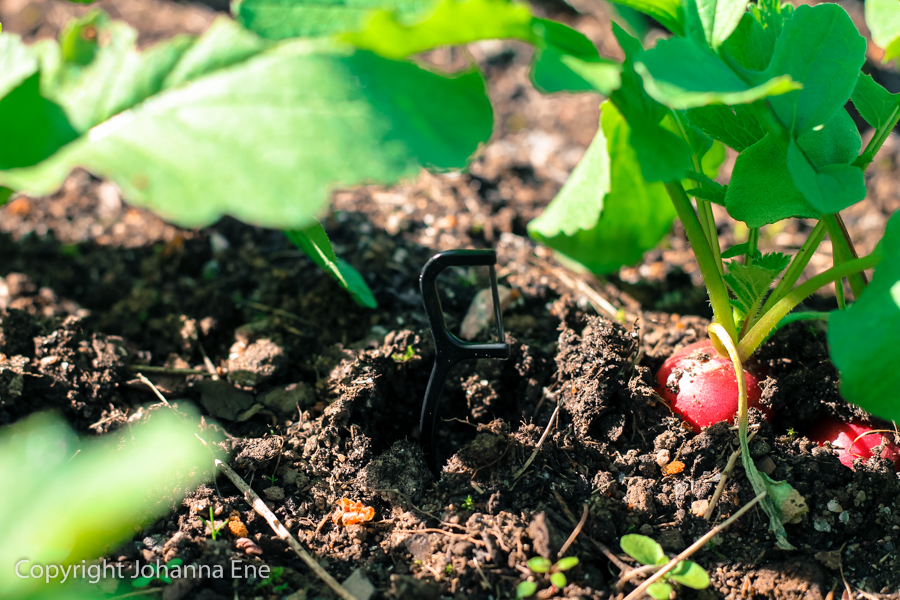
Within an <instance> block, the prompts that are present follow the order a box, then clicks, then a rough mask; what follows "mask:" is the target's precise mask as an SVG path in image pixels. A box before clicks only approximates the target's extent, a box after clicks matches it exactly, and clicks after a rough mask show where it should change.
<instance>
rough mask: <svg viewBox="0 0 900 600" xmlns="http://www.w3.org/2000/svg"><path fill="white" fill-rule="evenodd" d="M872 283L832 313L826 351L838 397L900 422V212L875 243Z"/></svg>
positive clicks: (893, 217) (882, 416)
mask: <svg viewBox="0 0 900 600" xmlns="http://www.w3.org/2000/svg"><path fill="white" fill-rule="evenodd" d="M880 248H881V252H882V254H883V256H884V258H883V259H882V261H881V263H880V264H879V265H878V266H876V267H875V272H874V274H873V275H872V281H871V282H870V283H869V285H868V286H867V287H866V289H865V290H863V292H862V294H860V296H859V298H858V299H857V300H856V302H854V303H853V304H851V305H850V306H848V307H847V309H846V310H836V311H832V313H831V316H830V318H829V321H828V348H829V353H830V354H831V359H832V360H833V361H834V364H835V366H837V368H838V370H839V371H840V372H841V395H842V396H844V397H845V398H846V399H847V400H849V401H850V402H852V403H854V404H856V405H857V406H861V407H862V408H864V409H865V410H867V411H868V412H870V413H872V414H873V415H877V416H879V417H881V418H883V419H887V420H889V421H891V420H893V421H900V369H898V368H897V364H898V361H900V352H898V345H897V340H898V339H900V212H896V213H894V215H893V216H892V217H891V218H890V220H889V221H888V223H887V227H886V228H885V231H884V237H883V238H882V239H881V242H880Z"/></svg>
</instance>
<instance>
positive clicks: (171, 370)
mask: <svg viewBox="0 0 900 600" xmlns="http://www.w3.org/2000/svg"><path fill="white" fill-rule="evenodd" d="M128 370H129V371H143V372H145V373H159V374H161V375H200V376H201V377H209V376H210V373H207V372H206V371H198V370H197V369H178V368H175V367H154V366H151V365H129V366H128Z"/></svg>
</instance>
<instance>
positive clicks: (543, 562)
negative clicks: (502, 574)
mask: <svg viewBox="0 0 900 600" xmlns="http://www.w3.org/2000/svg"><path fill="white" fill-rule="evenodd" d="M525 564H526V565H528V568H529V569H531V570H532V571H533V572H535V573H546V572H547V571H549V570H550V567H552V566H553V563H552V562H550V559H549V558H544V557H543V556H535V557H534V558H530V559H528V562H527V563H525Z"/></svg>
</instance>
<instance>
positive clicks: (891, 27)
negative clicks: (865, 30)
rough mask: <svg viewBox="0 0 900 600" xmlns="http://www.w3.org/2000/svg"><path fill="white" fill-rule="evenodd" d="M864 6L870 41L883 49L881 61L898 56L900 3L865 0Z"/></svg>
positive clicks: (899, 54)
mask: <svg viewBox="0 0 900 600" xmlns="http://www.w3.org/2000/svg"><path fill="white" fill-rule="evenodd" d="M864 6H865V11H866V25H868V26H869V31H871V32H872V41H874V42H875V43H876V44H878V45H879V46H881V47H882V48H883V49H884V58H882V62H890V61H892V60H894V59H895V58H897V57H900V5H898V3H897V2H895V1H894V0H866V3H865V5H864Z"/></svg>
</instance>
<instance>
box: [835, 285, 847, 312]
mask: <svg viewBox="0 0 900 600" xmlns="http://www.w3.org/2000/svg"><path fill="white" fill-rule="evenodd" d="M834 297H835V298H837V304H838V310H846V309H847V301H846V300H845V299H844V280H843V279H838V280H836V281H835V282H834Z"/></svg>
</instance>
